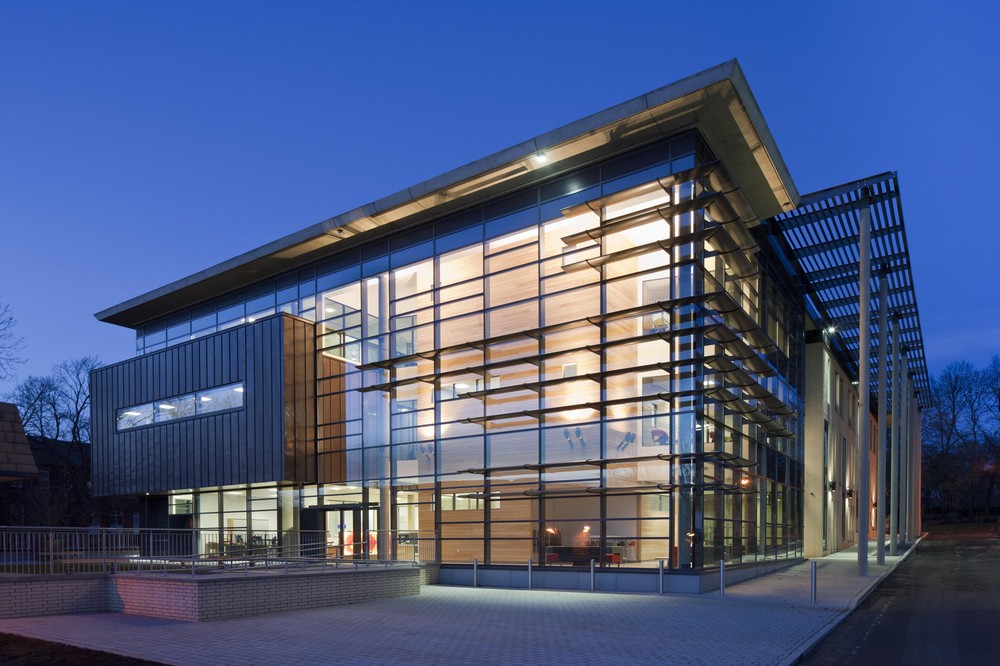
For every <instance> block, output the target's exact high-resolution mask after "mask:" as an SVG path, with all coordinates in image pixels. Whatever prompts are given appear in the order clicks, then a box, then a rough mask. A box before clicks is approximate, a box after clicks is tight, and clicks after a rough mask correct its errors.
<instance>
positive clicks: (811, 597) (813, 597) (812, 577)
mask: <svg viewBox="0 0 1000 666" xmlns="http://www.w3.org/2000/svg"><path fill="white" fill-rule="evenodd" d="M810 564H811V565H812V566H810V567H809V569H810V572H809V578H810V586H809V589H810V593H809V603H811V604H815V603H816V560H813V561H812V562H810Z"/></svg>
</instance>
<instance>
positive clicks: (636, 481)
mask: <svg viewBox="0 0 1000 666" xmlns="http://www.w3.org/2000/svg"><path fill="white" fill-rule="evenodd" d="M859 187H860V186H859ZM799 201H800V197H799V194H798V192H797V190H796V188H795V186H794V184H793V182H792V179H791V177H790V175H789V174H788V171H787V169H786V167H785V165H784V162H783V161H782V158H781V155H780V153H779V152H778V149H777V147H776V145H775V143H774V140H773V138H772V137H771V134H770V132H769V130H768V128H767V126H766V123H765V122H764V119H763V116H762V115H761V112H760V110H759V108H758V107H757V104H756V102H755V101H754V98H753V95H752V93H751V92H750V90H749V87H748V86H747V83H746V81H745V79H744V77H743V75H742V73H741V71H740V69H739V66H738V65H737V64H736V63H735V61H733V62H729V63H726V64H723V65H720V66H718V67H715V68H713V69H711V70H707V71H705V72H702V73H700V74H696V75H694V76H692V77H690V78H688V79H684V80H682V81H679V82H677V83H674V84H671V85H669V86H666V87H665V88H661V89H659V90H657V91H654V92H652V93H649V94H647V95H645V96H643V97H640V98H636V99H634V100H631V101H629V102H626V103H624V104H622V105H619V106H616V107H614V108H612V109H609V110H607V111H605V112H602V113H599V114H596V115H594V116H590V117H588V118H585V119H583V120H580V121H577V122H575V123H573V124H571V125H568V126H566V127H563V128H561V129H559V130H555V131H553V132H551V133H548V134H546V135H543V136H541V137H538V138H535V139H533V140H531V141H527V142H525V143H522V144H519V145H517V146H514V147H512V148H510V149H508V150H505V151H502V152H500V153H498V154H496V155H492V156H490V157H487V158H484V159H483V160H480V161H478V162H475V163H473V164H471V165H468V166H466V167H462V168H460V169H457V170H455V171H452V172H449V173H447V174H444V175H442V176H440V177H438V178H435V179H432V180H430V181H427V182H424V183H421V184H419V185H416V186H414V187H411V188H409V189H407V190H405V191H403V192H400V193H397V194H395V195H392V196H389V197H386V198H385V199H382V200H379V201H377V202H374V203H372V204H369V205H368V206H365V207H362V208H360V209H357V210H354V211H350V212H348V213H345V214H343V215H340V216H338V217H335V218H331V219H330V220H327V221H324V222H322V223H320V224H318V225H314V226H312V227H309V228H307V229H304V230H303V231H301V232H299V233H296V234H293V235H291V236H288V237H286V238H282V239H280V240H278V241H275V242H274V243H271V244H269V245H267V246H264V247H262V248H259V249H258V250H255V251H252V252H250V253H247V254H245V255H241V256H238V257H235V258H234V259H231V260H229V261H227V262H224V263H223V264H220V265H218V266H215V267H212V268H210V269H208V270H206V271H203V272H201V273H199V274H197V275H195V276H192V277H190V278H186V279H183V280H180V281H178V282H176V283H173V284H170V285H167V286H165V287H162V288H160V289H157V290H155V291H153V292H150V293H148V294H145V295H142V296H139V297H137V298H135V299H132V300H130V301H127V302H125V303H122V304H120V305H117V306H115V307H112V308H109V309H108V310H105V311H103V312H101V313H99V314H98V315H97V316H98V318H99V319H101V320H102V321H106V322H109V323H112V324H117V325H121V326H127V327H130V328H133V329H134V330H135V331H136V357H135V358H133V359H130V360H126V361H123V362H121V363H118V364H115V365H111V366H107V367H104V368H101V369H99V370H97V371H96V372H95V373H94V374H93V376H92V395H93V433H94V435H93V438H94V487H95V491H96V492H97V493H99V494H105V495H119V494H132V495H140V496H141V497H142V499H143V502H144V512H145V514H144V515H145V519H146V521H147V526H149V527H158V526H160V527H197V528H198V529H199V530H201V533H202V534H203V540H204V543H203V547H204V548H206V549H208V548H218V547H222V546H224V545H225V544H237V543H239V544H244V543H246V544H251V543H262V542H276V541H281V542H282V543H291V542H294V541H296V540H299V541H306V540H307V536H306V535H319V537H318V538H322V539H323V540H324V541H325V542H326V544H327V550H328V552H331V551H332V552H333V553H334V554H336V555H339V556H380V557H381V556H393V557H401V556H407V557H409V556H410V554H412V555H413V556H414V557H417V558H419V559H420V560H423V561H427V562H439V563H443V564H448V563H461V564H468V563H471V562H472V560H473V559H476V560H477V561H478V562H479V563H480V564H482V565H485V566H491V565H506V564H520V565H523V564H524V563H525V562H526V561H528V560H530V561H533V562H534V563H536V564H537V565H542V566H550V567H556V566H559V567H564V566H570V567H571V566H574V565H579V564H583V563H589V561H590V560H592V559H593V560H595V562H596V563H597V565H598V566H600V567H656V566H659V563H660V562H661V561H662V562H664V564H665V566H667V567H670V568H681V569H684V568H688V569H689V568H695V569H698V568H702V567H704V566H706V565H712V564H714V563H717V562H718V561H719V560H724V561H726V562H732V563H745V562H757V561H761V560H772V559H783V558H791V557H798V556H801V555H802V554H803V549H804V533H805V529H806V523H807V515H806V513H807V510H806V488H805V483H806V479H807V468H808V467H809V466H810V460H808V459H807V458H806V456H805V450H806V442H805V433H806V431H807V428H806V424H807V422H808V421H809V419H810V415H809V414H807V413H806V405H807V402H806V390H807V386H806V385H807V382H806V377H807V368H806V363H807V359H808V358H809V356H808V355H807V354H806V346H807V339H809V340H812V341H813V342H815V341H817V340H819V338H816V336H815V335H813V334H811V333H810V331H813V332H815V331H819V330H823V329H825V328H826V327H827V326H829V325H830V321H831V320H830V317H829V313H828V312H826V311H824V310H823V308H822V307H817V305H816V304H817V303H818V302H819V301H818V300H817V299H815V298H812V299H810V294H813V290H812V287H811V285H812V284H813V283H811V282H809V278H810V277H811V276H812V273H809V272H808V271H804V270H803V265H804V264H802V263H801V262H800V261H799V258H798V257H796V256H795V253H794V250H795V248H794V247H793V246H792V245H790V243H789V240H788V239H787V238H786V237H785V236H787V235H788V234H789V233H790V232H789V229H791V228H792V227H793V226H794V224H795V223H796V221H797V220H798V219H800V218H797V217H796V215H799V214H801V213H802V210H801V209H799V208H798V205H799ZM858 205H861V204H858ZM779 220H782V221H784V222H783V224H779ZM855 233H856V232H855ZM900 233H901V230H900ZM907 270H908V269H907ZM854 279H855V281H857V280H858V277H857V268H856V266H855V269H854ZM813 295H814V296H815V294H813ZM913 315H914V317H915V302H914V309H913ZM810 335H812V336H813V337H809V336H810ZM916 335H917V342H919V328H917V330H916ZM821 337H822V340H819V341H820V343H821V344H823V345H825V346H824V349H826V350H827V353H828V355H832V356H831V357H833V358H841V359H847V360H842V361H841V362H840V365H839V366H838V367H841V368H842V369H843V368H846V370H844V372H847V373H848V374H850V372H854V373H856V372H857V362H856V360H855V365H854V366H853V368H852V366H851V365H850V361H849V357H850V355H851V353H852V350H851V346H850V344H849V343H846V342H843V341H837V340H833V339H828V337H831V336H821ZM912 346H913V347H914V348H916V345H912ZM854 354H855V358H856V354H857V352H856V349H855V350H854ZM824 358H827V356H824ZM919 358H920V359H921V360H922V348H921V350H920V355H919ZM919 369H920V368H918V370H919ZM924 374H925V375H926V372H925V371H924ZM814 464H815V465H818V466H819V467H816V468H815V469H820V468H821V469H822V470H823V471H822V472H819V473H817V474H816V475H815V476H816V478H817V483H819V477H820V476H822V477H823V481H822V483H823V486H824V487H823V490H822V491H821V492H827V491H828V488H827V486H828V481H827V476H829V473H830V472H829V470H828V465H827V464H826V462H815V463H814ZM810 469H814V468H810ZM823 510H824V511H826V512H827V513H828V512H829V507H828V506H826V505H824V509H823ZM824 515H826V514H824ZM823 520H827V518H823ZM362 534H365V535H366V536H364V537H362V536H361V535H362ZM313 538H314V537H312V536H310V537H308V539H313ZM220 544H221V546H220ZM417 546H419V547H418V548H417ZM824 547H826V546H824ZM828 549H829V548H828Z"/></svg>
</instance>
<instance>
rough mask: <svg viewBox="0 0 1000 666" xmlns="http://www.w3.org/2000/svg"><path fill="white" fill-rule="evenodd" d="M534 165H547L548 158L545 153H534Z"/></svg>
mask: <svg viewBox="0 0 1000 666" xmlns="http://www.w3.org/2000/svg"><path fill="white" fill-rule="evenodd" d="M534 160H535V164H548V161H549V156H548V155H546V154H545V153H535V156H534Z"/></svg>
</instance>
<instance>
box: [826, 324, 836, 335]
mask: <svg viewBox="0 0 1000 666" xmlns="http://www.w3.org/2000/svg"><path fill="white" fill-rule="evenodd" d="M836 332H837V327H836V326H827V328H826V333H827V335H833V334H834V333H836Z"/></svg>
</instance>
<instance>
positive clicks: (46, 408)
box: [9, 356, 101, 442]
mask: <svg viewBox="0 0 1000 666" xmlns="http://www.w3.org/2000/svg"><path fill="white" fill-rule="evenodd" d="M100 364H101V363H100V361H99V360H98V359H97V358H96V357H93V356H84V357H83V358H77V359H71V360H69V361H63V362H62V363H59V364H57V365H56V366H55V367H53V368H52V374H51V375H48V376H46V377H36V376H34V375H33V376H31V377H28V378H27V379H25V380H24V381H23V382H20V383H19V384H17V386H15V387H14V391H13V393H11V394H10V396H9V399H10V401H11V402H13V403H14V404H15V405H17V409H18V411H20V412H21V421H22V422H23V423H24V430H25V432H27V433H28V434H29V435H34V436H36V437H44V438H48V439H62V440H67V441H70V442H89V441H90V373H91V371H92V370H94V369H96V368H97V367H99V366H100Z"/></svg>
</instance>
